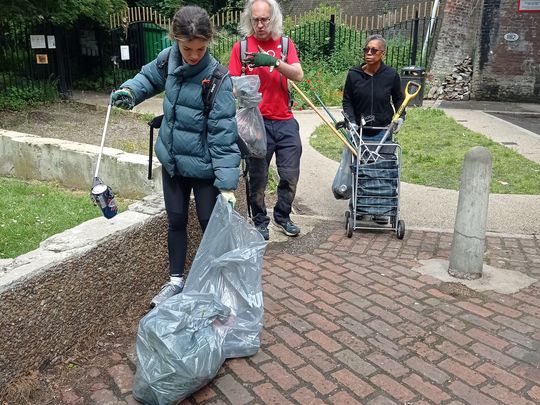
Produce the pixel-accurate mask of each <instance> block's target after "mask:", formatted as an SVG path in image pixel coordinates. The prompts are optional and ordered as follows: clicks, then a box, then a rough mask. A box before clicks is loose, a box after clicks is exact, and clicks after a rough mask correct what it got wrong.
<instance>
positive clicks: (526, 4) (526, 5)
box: [518, 0, 540, 12]
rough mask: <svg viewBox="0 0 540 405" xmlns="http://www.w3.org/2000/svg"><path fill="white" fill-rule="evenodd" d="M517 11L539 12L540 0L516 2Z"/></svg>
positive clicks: (519, 0) (520, 0)
mask: <svg viewBox="0 0 540 405" xmlns="http://www.w3.org/2000/svg"><path fill="white" fill-rule="evenodd" d="M518 11H521V12H523V11H540V0H518Z"/></svg>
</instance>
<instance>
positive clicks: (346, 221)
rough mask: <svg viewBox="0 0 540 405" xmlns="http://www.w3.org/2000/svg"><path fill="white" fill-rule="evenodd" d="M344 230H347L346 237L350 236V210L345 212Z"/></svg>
mask: <svg viewBox="0 0 540 405" xmlns="http://www.w3.org/2000/svg"><path fill="white" fill-rule="evenodd" d="M345 230H346V231H347V238H351V237H352V234H353V230H354V225H353V217H352V215H351V212H350V211H347V212H346V213H345Z"/></svg>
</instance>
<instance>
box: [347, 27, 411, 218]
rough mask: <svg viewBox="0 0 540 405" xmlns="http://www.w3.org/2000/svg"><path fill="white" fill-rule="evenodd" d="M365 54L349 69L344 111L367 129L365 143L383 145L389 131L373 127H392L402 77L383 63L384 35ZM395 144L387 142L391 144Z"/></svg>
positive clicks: (368, 44) (371, 39) (370, 40)
mask: <svg viewBox="0 0 540 405" xmlns="http://www.w3.org/2000/svg"><path fill="white" fill-rule="evenodd" d="M363 52H364V63H362V64H360V65H359V66H355V67H353V68H351V69H349V73H348V74H347V79H346V81H345V88H344V90H343V111H344V114H345V115H346V117H347V118H348V119H349V121H350V122H351V123H352V124H353V127H354V128H355V129H358V126H359V125H362V126H363V127H362V131H361V132H362V140H363V141H364V142H365V143H366V144H368V145H369V144H370V143H371V144H377V143H379V142H380V141H381V139H382V137H383V136H384V133H385V129H376V128H369V127H386V126H388V125H389V124H390V122H391V121H392V116H393V115H394V111H395V110H397V109H398V108H399V107H400V105H401V103H402V102H403V100H404V99H405V97H404V96H403V92H402V90H401V80H400V77H399V75H398V74H397V72H396V71H395V70H394V69H393V68H391V67H390V66H387V65H385V64H384V62H383V57H384V54H385V52H386V40H385V39H384V38H383V37H382V36H381V35H371V36H370V37H368V38H367V41H366V44H365V46H364V49H363ZM404 118H405V111H404V112H403V114H402V117H401V118H400V119H399V121H398V123H397V126H396V129H395V131H394V132H398V131H399V129H400V128H401V125H402V124H403V119H404ZM391 141H392V140H391V139H387V142H391ZM370 149H371V148H370ZM373 149H374V148H373ZM374 220H375V222H377V223H380V224H386V223H388V218H386V217H375V218H374Z"/></svg>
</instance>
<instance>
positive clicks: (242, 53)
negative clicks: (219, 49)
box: [240, 37, 247, 76]
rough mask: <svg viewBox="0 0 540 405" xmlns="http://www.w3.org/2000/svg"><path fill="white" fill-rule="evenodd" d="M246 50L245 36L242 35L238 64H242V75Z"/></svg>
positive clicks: (243, 73) (244, 69) (244, 70)
mask: <svg viewBox="0 0 540 405" xmlns="http://www.w3.org/2000/svg"><path fill="white" fill-rule="evenodd" d="M246 52H247V38H246V37H244V38H242V39H241V40H240V64H241V65H242V76H243V75H245V74H246V65H245V64H244V59H246Z"/></svg>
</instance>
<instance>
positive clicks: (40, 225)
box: [0, 178, 127, 259]
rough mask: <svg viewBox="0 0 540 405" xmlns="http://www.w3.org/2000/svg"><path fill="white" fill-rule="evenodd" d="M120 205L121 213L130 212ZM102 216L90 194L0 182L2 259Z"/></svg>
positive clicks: (12, 182) (15, 181)
mask: <svg viewBox="0 0 540 405" xmlns="http://www.w3.org/2000/svg"><path fill="white" fill-rule="evenodd" d="M117 203H118V204H119V209H120V211H122V210H125V209H126V208H127V204H126V202H125V201H117ZM100 215H101V211H100V209H99V208H98V207H95V206H94V205H93V203H92V202H91V200H90V197H89V194H88V193H87V192H82V191H70V190H68V189H65V188H62V187H60V186H58V185H56V184H52V183H40V182H35V181H32V182H29V181H22V180H16V179H10V178H0V259H6V258H14V257H17V256H19V255H21V254H23V253H26V252H29V251H31V250H33V249H37V248H38V247H39V243H40V242H41V241H43V240H45V239H46V238H48V237H50V236H52V235H55V234H57V233H59V232H63V231H65V230H66V229H69V228H72V227H74V226H76V225H78V224H80V223H82V222H84V221H87V220H89V219H92V218H96V217H99V216H100Z"/></svg>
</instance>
